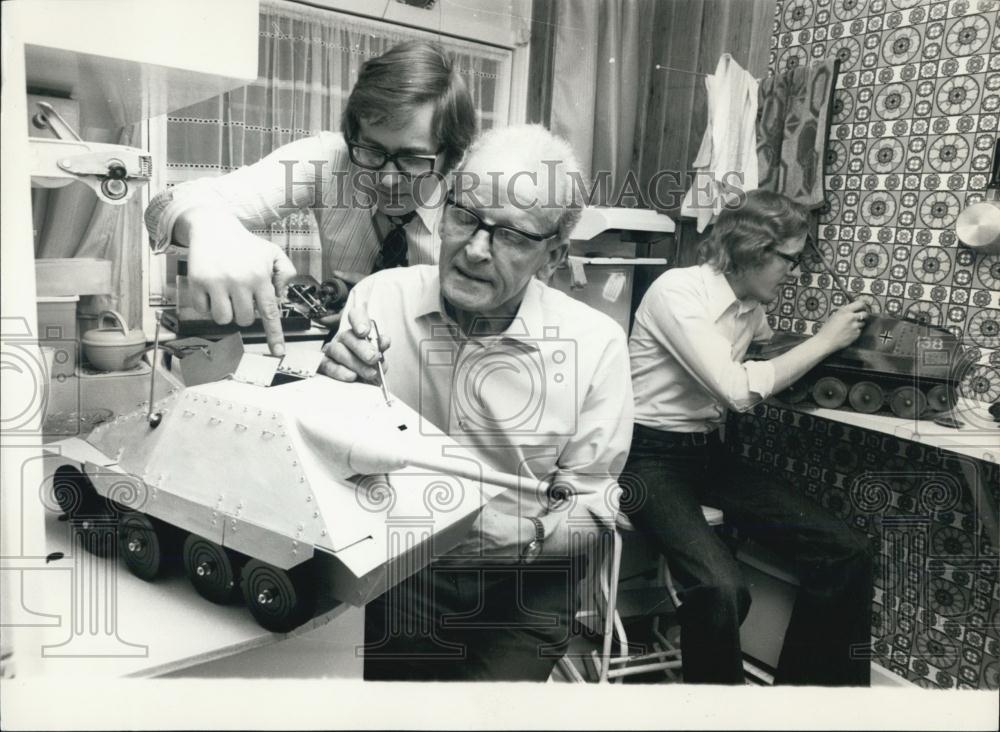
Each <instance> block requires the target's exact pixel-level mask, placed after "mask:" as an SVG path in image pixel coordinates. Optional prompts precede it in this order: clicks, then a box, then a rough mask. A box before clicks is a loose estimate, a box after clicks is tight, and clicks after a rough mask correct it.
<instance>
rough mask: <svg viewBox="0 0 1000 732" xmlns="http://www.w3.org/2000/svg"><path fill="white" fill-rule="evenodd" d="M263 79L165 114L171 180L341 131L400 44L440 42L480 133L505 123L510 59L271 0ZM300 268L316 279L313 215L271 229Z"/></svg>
mask: <svg viewBox="0 0 1000 732" xmlns="http://www.w3.org/2000/svg"><path fill="white" fill-rule="evenodd" d="M259 33H260V40H259V43H260V45H259V78H258V80H257V81H256V82H255V83H253V84H249V85H247V86H245V87H242V88H241V89H236V90H235V91H231V92H228V93H226V94H223V95H221V96H218V97H215V98H213V99H209V100H207V101H205V102H201V103H199V104H195V105H193V106H191V107H188V108H186V109H183V110H179V111H177V112H173V113H171V114H170V115H168V117H167V155H166V175H165V182H166V184H167V185H168V186H170V185H174V184H177V183H180V182H183V181H186V180H190V179H192V178H200V177H203V176H208V175H221V174H224V173H226V172H229V171H231V170H235V169H236V168H239V167H241V166H244V165H250V164H252V163H255V162H257V161H258V160H260V159H261V158H262V157H264V156H265V155H267V154H268V153H270V152H271V151H272V150H275V149H276V148H278V147H280V146H281V145H284V144H286V143H288V142H291V141H293V140H297V139H299V138H301V137H306V136H309V135H313V134H316V133H317V132H319V131H321V130H339V129H340V117H341V114H342V113H343V110H344V107H345V106H346V104H347V97H348V94H349V93H350V90H351V88H352V87H353V86H354V82H355V80H356V79H357V77H358V72H359V70H360V68H361V65H362V64H363V63H364V62H365V61H367V60H368V59H370V58H373V57H375V56H380V55H381V54H383V53H384V52H385V51H387V50H388V49H389V48H391V47H392V46H393V45H395V44H396V43H398V42H400V41H403V40H407V39H413V38H423V39H429V40H435V41H438V42H440V43H441V45H442V46H443V47H444V48H445V49H446V50H447V51H448V52H450V53H452V54H454V57H455V59H456V62H457V63H458V65H459V68H460V70H461V73H462V76H463V77H464V79H465V82H466V84H467V85H468V87H469V91H470V92H471V94H472V99H473V103H474V104H475V106H476V110H477V112H478V116H479V122H480V128H481V129H488V128H490V127H492V126H494V125H503V124H506V120H507V108H506V105H507V97H508V95H507V87H509V84H510V78H509V76H508V75H507V73H508V72H507V70H508V69H509V68H510V57H511V53H510V52H509V51H505V50H502V49H496V48H492V47H489V46H484V45H481V44H474V43H468V42H463V41H459V40H455V39H451V38H446V37H440V38H439V37H438V36H436V35H435V34H433V33H428V32H425V31H418V30H413V29H409V28H402V27H399V26H392V25H389V24H387V23H381V22H378V21H374V20H365V19H362V18H356V17H353V16H346V15H343V14H341V13H337V12H334V11H330V10H322V9H316V8H309V7H307V6H304V5H298V4H294V3H287V2H276V1H275V0H266V1H265V2H261V8H260V29H259ZM254 233H256V234H258V235H260V236H263V237H265V238H269V239H270V240H271V241H274V242H275V243H277V244H279V245H280V246H282V247H283V248H285V250H286V251H287V252H288V254H289V256H290V257H291V259H292V261H293V262H294V264H295V266H296V269H298V271H299V272H302V273H310V274H313V275H314V276H317V277H318V276H319V274H320V271H319V261H320V260H319V251H320V248H319V239H318V236H317V234H316V231H315V220H314V218H313V215H312V212H310V211H309V210H308V209H302V210H301V211H299V212H297V213H294V214H292V215H291V216H289V217H288V218H286V219H285V220H284V221H283V222H282V223H281V224H277V225H275V226H272V227H271V229H270V230H268V231H255V232H254Z"/></svg>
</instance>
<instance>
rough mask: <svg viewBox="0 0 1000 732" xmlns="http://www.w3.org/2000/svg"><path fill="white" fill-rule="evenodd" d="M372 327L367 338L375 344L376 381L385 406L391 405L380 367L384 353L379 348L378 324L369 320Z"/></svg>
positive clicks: (383, 374)
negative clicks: (376, 359)
mask: <svg viewBox="0 0 1000 732" xmlns="http://www.w3.org/2000/svg"><path fill="white" fill-rule="evenodd" d="M371 323H372V327H371V330H369V331H368V340H369V341H371V342H372V343H373V344H374V345H375V350H376V351H377V352H378V361H376V362H375V366H376V367H377V368H378V383H379V387H380V388H381V389H382V398H383V399H385V405H386V406H387V407H391V406H392V397H390V396H389V389H388V388H387V387H386V384H385V369H383V368H382V362H383V361H385V354H384V353H382V351H381V350H379V345H378V343H379V341H380V340H381V337H380V336H379V332H378V324H377V323H376V322H375V321H374V320H373V321H371Z"/></svg>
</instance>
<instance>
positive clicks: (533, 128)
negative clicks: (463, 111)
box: [455, 124, 585, 242]
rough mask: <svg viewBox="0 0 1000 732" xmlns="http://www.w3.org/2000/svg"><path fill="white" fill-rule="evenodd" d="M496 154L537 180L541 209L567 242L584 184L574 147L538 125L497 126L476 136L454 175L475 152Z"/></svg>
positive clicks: (580, 212) (578, 210)
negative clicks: (510, 161)
mask: <svg viewBox="0 0 1000 732" xmlns="http://www.w3.org/2000/svg"><path fill="white" fill-rule="evenodd" d="M496 153H500V154H502V155H504V156H506V158H507V159H511V158H513V159H514V161H515V162H516V163H517V164H518V167H517V168H516V170H517V171H518V172H520V171H525V172H526V173H527V174H528V175H529V176H531V179H532V182H533V183H534V182H535V181H537V184H536V190H537V192H538V203H539V208H540V209H541V210H542V211H543V212H544V213H545V215H546V217H547V218H549V220H550V221H551V223H552V224H553V225H555V226H556V227H557V229H558V236H559V239H560V241H562V242H568V241H569V235H570V233H571V232H572V231H573V228H574V227H575V226H576V224H577V222H578V221H579V220H580V215H581V214H582V212H583V201H582V197H581V196H578V195H576V193H577V191H578V190H579V188H578V187H579V186H581V185H583V186H585V182H584V179H583V172H582V171H581V169H580V163H579V161H578V160H577V158H576V154H575V153H574V152H573V148H572V146H571V145H570V144H569V143H568V142H567V141H566V140H565V139H563V138H562V137H559V136H558V135H556V134H553V133H552V132H550V131H549V130H547V129H546V128H545V127H543V126H542V125H539V124H523V125H510V126H509V127H495V128H493V129H490V130H488V131H486V132H484V133H483V134H482V135H480V136H479V137H478V138H476V140H475V141H474V142H473V143H472V145H471V146H470V147H469V149H468V150H467V151H466V153H465V157H464V158H463V159H462V162H461V163H460V164H459V165H458V167H457V169H456V171H455V174H456V175H461V173H462V171H463V170H464V169H465V167H466V166H467V165H468V163H469V161H470V160H472V159H473V158H474V157H475V156H476V155H482V154H496Z"/></svg>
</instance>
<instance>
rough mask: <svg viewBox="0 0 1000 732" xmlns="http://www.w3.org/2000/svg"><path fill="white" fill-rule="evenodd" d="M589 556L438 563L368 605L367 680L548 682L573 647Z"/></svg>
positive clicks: (366, 618)
mask: <svg viewBox="0 0 1000 732" xmlns="http://www.w3.org/2000/svg"><path fill="white" fill-rule="evenodd" d="M583 561H584V559H583V558H582V557H581V558H576V559H573V560H566V561H556V562H552V561H548V562H542V561H538V562H535V563H532V564H530V565H516V566H511V565H493V566H488V565H485V566H472V567H470V566H468V565H452V566H449V565H447V564H445V563H442V562H437V563H434V564H431V565H430V566H428V567H427V568H425V569H424V570H422V571H420V572H418V573H417V574H415V575H413V576H411V577H410V578H409V579H407V580H405V581H403V582H402V583H400V584H399V585H396V586H395V587H393V588H392V589H390V590H389V591H388V592H386V593H385V594H384V595H382V596H381V597H378V598H376V599H375V600H374V601H373V602H371V603H369V604H368V605H367V606H366V607H365V649H364V656H365V662H364V677H365V679H366V680H369V681H545V680H547V679H548V678H549V675H550V674H551V673H552V668H553V666H554V665H555V663H556V661H557V660H558V659H559V657H560V656H562V655H563V654H564V653H565V651H566V647H567V645H568V643H569V634H570V629H571V620H572V617H573V613H574V611H575V609H576V584H577V582H578V580H579V579H580V577H581V573H582V571H583V566H582V564H583Z"/></svg>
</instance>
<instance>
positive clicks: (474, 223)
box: [444, 192, 559, 248]
mask: <svg viewBox="0 0 1000 732" xmlns="http://www.w3.org/2000/svg"><path fill="white" fill-rule="evenodd" d="M445 201H446V202H447V204H448V205H447V206H445V209H444V225H445V228H446V231H447V232H448V233H449V234H450V235H451V236H460V237H463V238H465V239H471V238H472V237H474V236H475V235H476V234H477V233H478V232H479V230H480V229H482V230H483V231H485V232H486V233H488V234H489V235H490V244H491V245H493V244H496V243H500V244H502V245H504V246H508V247H515V248H517V247H527V246H531V245H533V244H538V243H540V242H543V241H545V240H547V239H551V238H552V237H554V236H556V235H557V234H558V233H559V232H558V231H554V232H552V233H551V234H534V233H532V232H530V231H522V230H521V229H516V228H514V227H513V226H501V225H500V224H487V223H486V222H485V221H483V219H482V217H480V215H479V214H477V213H476V212H475V211H473V210H472V209H470V208H466V207H465V206H463V205H461V204H459V203H456V202H455V197H454V194H452V193H450V192H449V193H448V196H447V198H446V199H445Z"/></svg>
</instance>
